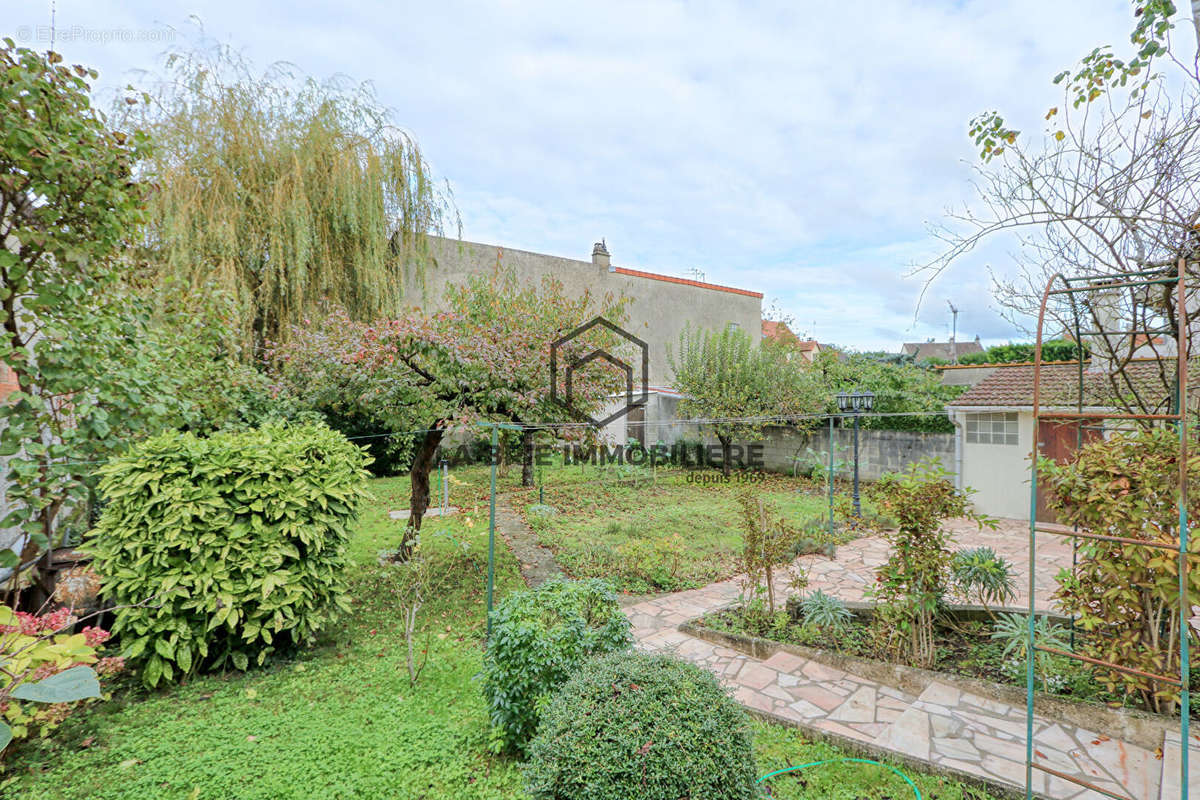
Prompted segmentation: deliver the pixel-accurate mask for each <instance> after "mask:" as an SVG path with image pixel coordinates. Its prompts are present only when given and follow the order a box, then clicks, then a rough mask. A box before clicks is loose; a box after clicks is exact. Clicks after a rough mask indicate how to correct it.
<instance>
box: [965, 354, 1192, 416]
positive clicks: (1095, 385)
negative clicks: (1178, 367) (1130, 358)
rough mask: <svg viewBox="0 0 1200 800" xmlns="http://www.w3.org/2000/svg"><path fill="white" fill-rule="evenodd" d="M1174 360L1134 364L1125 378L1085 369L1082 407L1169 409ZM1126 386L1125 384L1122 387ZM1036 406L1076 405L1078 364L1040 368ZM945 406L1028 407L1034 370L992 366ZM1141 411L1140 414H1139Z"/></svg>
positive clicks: (1132, 363) (1068, 363)
mask: <svg viewBox="0 0 1200 800" xmlns="http://www.w3.org/2000/svg"><path fill="white" fill-rule="evenodd" d="M1174 375H1175V362H1174V361H1157V360H1146V361H1134V362H1131V363H1130V364H1128V365H1127V366H1126V368H1125V371H1124V374H1123V375H1122V374H1109V373H1107V372H1100V371H1095V372H1092V371H1089V370H1088V366H1087V365H1086V364H1085V365H1084V371H1083V405H1085V406H1089V407H1105V408H1123V407H1126V406H1128V405H1137V403H1136V401H1135V399H1134V398H1136V399H1137V400H1140V401H1141V403H1142V404H1144V405H1145V406H1147V407H1152V408H1157V409H1160V410H1161V409H1162V408H1163V407H1165V406H1166V405H1168V401H1169V399H1170V395H1171V381H1172V379H1173V377H1174ZM1126 381H1128V382H1126ZM1039 403H1040V405H1042V406H1046V407H1064V406H1065V407H1070V406H1075V405H1078V404H1079V364H1078V362H1067V363H1063V362H1058V363H1055V364H1043V365H1042V379H1041V397H1040V400H1039ZM946 405H947V407H951V408H953V407H971V406H994V407H1009V408H1024V407H1032V406H1033V366H1032V365H1028V364H1020V365H1015V366H1004V365H997V366H996V367H995V368H994V369H993V371H992V373H991V374H990V375H988V376H987V377H986V378H984V379H983V380H981V381H980V382H979V383H977V384H975V385H974V386H972V387H971V388H970V389H969V390H967V391H966V392H965V393H964V394H962V395H961V396H959V397H958V399H956V400H954V401H952V402H950V403H947V404H946ZM1139 410H1140V409H1139Z"/></svg>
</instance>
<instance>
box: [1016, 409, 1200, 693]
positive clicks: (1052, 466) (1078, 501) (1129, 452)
mask: <svg viewBox="0 0 1200 800" xmlns="http://www.w3.org/2000/svg"><path fill="white" fill-rule="evenodd" d="M1190 444H1191V445H1192V446H1193V447H1194V446H1195V440H1193V441H1192V442H1191V443H1190ZM1187 476H1188V477H1187V479H1188V482H1189V484H1190V485H1194V483H1195V481H1197V480H1198V479H1200V461H1197V460H1195V459H1192V460H1190V461H1189V462H1188V465H1187ZM1038 480H1039V482H1040V485H1041V486H1044V487H1045V488H1046V490H1047V499H1048V503H1047V504H1048V505H1049V507H1050V508H1051V509H1053V510H1054V511H1055V512H1056V513H1057V515H1058V519H1059V521H1060V522H1062V523H1064V524H1066V525H1073V526H1078V527H1079V530H1081V531H1084V532H1089V533H1097V534H1101V535H1105V536H1119V537H1122V538H1126V539H1139V540H1145V541H1148V542H1157V543H1159V544H1164V545H1169V546H1172V549H1170V550H1164V549H1158V548H1154V547H1146V546H1143V545H1130V544H1122V543H1119V542H1105V541H1096V540H1081V541H1080V543H1079V551H1078V560H1077V561H1076V562H1075V564H1074V565H1073V566H1072V567H1071V568H1070V569H1068V570H1063V571H1062V572H1060V573H1059V575H1058V578H1057V580H1058V584H1059V588H1058V591H1057V593H1056V599H1057V600H1058V604H1059V608H1060V609H1061V610H1062V611H1063V612H1064V613H1066V614H1072V615H1074V616H1075V618H1076V623H1075V624H1076V627H1077V628H1078V629H1079V630H1082V631H1086V632H1087V633H1088V636H1086V637H1085V638H1084V639H1083V642H1082V647H1081V649H1082V652H1083V654H1084V655H1088V656H1091V657H1092V658H1096V659H1100V660H1102V661H1108V662H1112V663H1116V664H1120V665H1122V666H1124V667H1130V668H1133V669H1136V670H1141V671H1142V672H1153V673H1157V674H1159V675H1179V673H1180V665H1181V659H1180V654H1179V649H1180V648H1179V644H1180V642H1179V638H1180V628H1179V624H1180V620H1179V616H1180V614H1179V600H1180V597H1179V594H1180V592H1179V555H1178V553H1176V552H1174V549H1173V548H1174V546H1177V545H1176V543H1177V542H1178V539H1179V512H1178V507H1177V503H1178V498H1179V432H1178V430H1177V429H1175V428H1171V427H1160V428H1150V429H1145V430H1140V431H1136V432H1118V433H1114V434H1113V435H1112V436H1111V438H1109V439H1101V440H1097V441H1096V442H1093V443H1091V444H1088V445H1085V446H1084V447H1082V448H1080V449H1079V450H1078V451H1077V452H1076V454H1075V458H1074V459H1073V460H1072V461H1070V462H1069V463H1066V464H1056V463H1055V462H1054V461H1053V460H1051V459H1046V458H1040V459H1038ZM1188 501H1189V503H1188V504H1189V508H1188V509H1187V512H1188V517H1189V518H1190V519H1196V518H1197V516H1200V493H1197V492H1192V493H1190V494H1189V495H1188ZM1193 550H1194V548H1193ZM1191 558H1192V561H1191V563H1190V564H1189V568H1188V586H1187V598H1186V601H1185V602H1186V608H1192V607H1194V606H1196V605H1198V604H1200V568H1197V564H1196V562H1195V553H1194V552H1193V553H1192V556H1191ZM1096 674H1097V676H1098V677H1099V678H1100V680H1101V681H1103V682H1104V683H1105V684H1106V685H1107V686H1108V688H1109V690H1110V691H1116V692H1121V693H1124V694H1133V695H1136V696H1137V697H1138V698H1139V699H1140V700H1141V702H1142V704H1143V706H1144V707H1146V708H1147V709H1150V710H1153V711H1159V712H1162V713H1170V712H1172V711H1173V710H1174V708H1175V704H1176V702H1177V701H1178V699H1179V688H1178V687H1177V686H1171V685H1170V684H1168V683H1165V682H1162V681H1155V680H1153V679H1151V678H1147V677H1145V676H1144V675H1141V674H1136V673H1128V672H1117V671H1115V670H1107V669H1098V670H1097V672H1096Z"/></svg>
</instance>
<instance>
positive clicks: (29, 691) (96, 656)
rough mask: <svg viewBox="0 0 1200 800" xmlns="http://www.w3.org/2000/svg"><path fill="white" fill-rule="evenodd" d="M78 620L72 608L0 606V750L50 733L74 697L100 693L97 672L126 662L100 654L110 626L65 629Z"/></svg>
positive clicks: (72, 704) (110, 671) (118, 667)
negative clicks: (35, 610) (30, 609)
mask: <svg viewBox="0 0 1200 800" xmlns="http://www.w3.org/2000/svg"><path fill="white" fill-rule="evenodd" d="M79 621H80V620H79V618H78V617H77V616H76V615H75V613H74V611H73V610H72V609H70V608H61V609H59V610H57V611H53V612H50V613H45V614H28V613H25V612H22V611H14V610H13V609H12V608H10V607H8V606H0V751H2V750H3V749H4V748H5V747H7V746H8V743H9V742H10V741H11V740H12V739H14V738H15V739H20V738H24V737H27V736H30V735H32V734H34V733H36V734H37V735H39V736H45V735H47V734H48V733H50V732H51V731H52V730H54V729H55V728H56V727H57V726H58V725H59V723H61V722H62V721H63V720H64V719H65V718H66V717H67V715H68V714H70V713H71V710H72V708H73V707H75V705H76V703H77V701H81V700H84V699H86V698H93V697H99V696H100V684H99V681H98V680H97V678H96V676H97V675H111V674H113V673H115V672H119V671H120V670H121V669H122V668H123V667H124V660H123V659H122V658H119V657H108V658H103V657H101V656H100V652H99V651H100V648H101V647H102V646H103V644H104V642H105V641H106V640H107V639H108V637H109V632H108V631H106V630H104V629H103V628H100V627H97V626H94V625H89V626H85V627H83V628H82V629H81V630H80V631H79V632H77V633H70V632H69V631H70V630H71V628H72V627H74V626H75V625H76V624H77V623H78V622H79ZM21 701H27V702H21Z"/></svg>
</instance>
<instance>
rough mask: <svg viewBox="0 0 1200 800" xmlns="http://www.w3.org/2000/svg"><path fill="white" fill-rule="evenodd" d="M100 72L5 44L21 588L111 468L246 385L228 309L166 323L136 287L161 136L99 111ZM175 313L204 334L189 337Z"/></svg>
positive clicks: (6, 290) (2, 172)
mask: <svg viewBox="0 0 1200 800" xmlns="http://www.w3.org/2000/svg"><path fill="white" fill-rule="evenodd" d="M95 77H96V73H95V72H94V71H92V70H89V69H85V68H84V67H82V66H72V67H68V66H67V65H65V64H63V63H62V58H61V56H59V55H58V54H57V53H53V52H50V53H45V54H42V53H36V52H34V51H32V50H27V49H24V48H17V47H16V46H15V45H14V43H13V42H12V41H11V40H8V39H6V40H4V44H3V47H0V242H3V246H2V247H0V361H2V362H3V363H4V365H5V366H7V367H8V368H9V369H11V370H12V371H13V373H14V374H15V375H16V378H17V383H18V384H19V389H18V390H17V391H16V392H14V393H13V394H11V395H10V396H9V397H8V398H7V399H6V401H5V402H4V403H0V455H3V456H4V457H5V459H6V462H7V470H6V475H5V479H6V481H7V486H6V494H7V497H6V499H7V501H8V505H9V508H10V511H9V513H8V515H7V516H6V517H5V518H4V519H3V520H2V521H0V528H3V529H6V532H8V533H10V534H12V533H15V540H5V539H0V568H3V570H4V571H5V572H6V574H9V573H8V571H9V570H11V575H12V577H13V584H12V585H14V586H15V585H16V580H17V578H18V577H19V576H20V575H21V573H22V571H23V570H25V569H28V568H30V567H32V566H34V565H35V564H36V563H37V562H38V559H39V556H41V555H44V554H45V553H47V552H48V551H49V548H51V547H52V546H54V545H55V544H57V543H58V541H59V540H60V537H61V536H62V535H63V534H65V532H66V531H67V530H68V529H69V526H66V525H63V524H62V522H63V520H64V518H67V517H70V518H71V519H74V520H76V521H78V523H79V527H86V525H87V523H88V513H89V500H90V499H91V496H92V489H93V487H94V484H95V480H94V478H93V471H94V467H95V466H96V464H97V463H98V462H99V461H100V460H103V459H104V458H106V457H108V456H109V455H111V454H112V453H113V452H115V451H117V450H119V449H120V448H121V447H123V446H124V445H125V444H126V443H127V442H128V441H129V440H131V439H135V438H137V437H139V436H143V435H147V434H150V433H157V432H159V431H160V430H162V429H163V428H164V427H184V426H187V427H193V428H195V427H201V426H203V425H205V424H208V423H211V421H212V419H213V418H214V417H216V416H219V415H220V414H223V413H226V412H230V413H232V412H231V411H230V404H229V402H228V400H229V399H230V396H231V395H233V394H234V392H232V391H231V390H230V387H229V385H228V384H227V383H226V384H222V385H221V392H220V393H219V395H218V394H216V393H215V392H214V389H213V387H215V386H217V385H218V384H217V383H216V382H215V380H214V376H215V375H219V376H221V378H222V379H226V378H229V377H230V376H231V373H230V372H229V371H227V370H226V369H224V367H223V365H222V363H220V361H219V358H220V357H221V354H222V352H223V349H222V347H221V345H220V343H219V341H218V340H219V338H220V334H221V332H222V330H223V329H222V328H221V326H220V324H219V323H220V319H219V315H218V316H208V315H207V314H206V313H202V314H199V315H196V304H194V303H187V314H186V315H184V314H180V313H179V309H177V308H167V309H166V312H167V315H168V317H170V319H167V320H163V319H158V320H155V319H151V318H150V317H149V315H147V313H146V311H145V304H144V303H142V302H141V300H140V298H139V297H138V296H136V295H135V294H134V293H133V292H132V291H131V289H130V287H129V285H128V282H127V280H126V279H127V277H128V274H129V272H130V271H131V264H130V263H129V262H128V261H127V260H125V258H124V257H125V255H126V254H127V252H128V245H129V243H130V242H131V241H132V240H133V239H134V238H135V237H136V233H137V226H138V224H139V222H140V220H141V215H142V208H141V205H142V201H143V195H144V187H143V186H142V185H140V184H138V183H136V182H135V181H134V177H133V176H134V173H135V171H136V164H137V160H138V158H139V157H141V156H142V155H143V154H144V153H145V151H146V147H147V139H146V137H145V135H144V134H142V133H140V132H136V131H135V132H122V131H119V130H114V129H112V128H111V127H110V125H109V123H108V122H107V120H106V119H105V117H104V115H103V114H101V113H99V112H98V111H97V110H96V109H95V108H94V107H93V105H92V102H91V89H90V85H89V81H91V80H94V79H95ZM199 305H200V306H201V308H202V309H203V310H207V309H209V308H210V307H209V306H208V305H207V303H201V304H199ZM212 308H215V305H214V306H212ZM176 316H186V317H187V319H188V320H192V321H193V323H194V324H192V325H191V327H188V328H187V329H186V330H181V329H179V328H178V327H177V324H178V322H179V321H178V320H176V319H175V317H176ZM206 364H208V365H210V366H211V367H212V368H211V369H209V370H207V371H206V370H205V365H206Z"/></svg>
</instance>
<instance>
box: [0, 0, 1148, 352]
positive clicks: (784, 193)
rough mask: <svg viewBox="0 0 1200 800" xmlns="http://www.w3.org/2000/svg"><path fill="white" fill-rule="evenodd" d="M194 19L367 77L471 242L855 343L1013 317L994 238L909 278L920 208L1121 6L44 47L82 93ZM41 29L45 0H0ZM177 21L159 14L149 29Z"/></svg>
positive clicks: (770, 8) (718, 6)
mask: <svg viewBox="0 0 1200 800" xmlns="http://www.w3.org/2000/svg"><path fill="white" fill-rule="evenodd" d="M190 15H197V16H199V18H200V19H201V20H202V22H203V25H204V30H205V33H206V34H207V35H208V36H210V37H213V38H215V39H218V40H220V41H223V42H227V43H230V44H233V45H234V46H235V47H237V48H239V49H241V50H242V51H243V52H244V54H245V55H246V56H247V57H248V58H250V59H252V60H253V61H255V62H256V63H257V64H260V65H266V64H268V63H270V62H274V61H280V60H284V61H291V62H293V63H295V64H296V65H297V66H299V67H300V68H302V69H303V70H304V71H306V72H308V73H309V74H312V75H314V76H318V77H327V76H330V75H333V74H335V73H342V74H345V75H348V76H350V77H353V78H355V79H357V80H369V81H372V82H373V83H374V84H375V86H376V88H377V90H378V93H379V95H380V97H381V98H382V100H383V101H384V102H385V103H386V104H387V105H389V106H390V107H392V108H394V109H395V113H396V119H397V121H398V123H399V124H401V125H402V126H403V127H405V128H407V129H409V130H410V131H411V132H413V133H414V134H415V135H416V137H417V139H418V140H419V141H420V143H421V145H422V147H423V149H424V150H425V153H426V155H427V157H428V158H429V160H430V162H431V163H432V165H433V166H434V168H435V170H436V171H437V172H438V174H439V175H441V176H443V177H444V178H446V179H447V180H449V182H450V184H451V185H452V187H453V190H454V193H455V196H456V200H457V204H458V207H459V209H460V211H461V213H462V218H463V224H464V229H463V235H464V237H465V238H467V239H470V240H473V241H481V242H488V243H496V244H501V245H504V246H507V247H514V248H521V249H526V250H534V251H539V252H546V253H553V254H556V255H564V256H571V257H576V258H581V259H587V258H589V256H590V252H591V244H592V242H594V241H596V240H598V239H599V238H601V237H605V238H606V239H607V241H608V244H609V249H610V251H611V252H612V254H613V261H614V263H616V264H618V265H621V266H629V267H637V268H641V269H647V270H652V271H657V272H664V273H667V274H673V275H684V274H685V273H686V272H687V271H688V270H700V271H701V272H703V273H704V277H705V279H706V280H709V281H713V282H718V283H725V284H731V285H734V286H740V287H745V288H749V289H755V290H758V291H762V292H764V293H765V295H766V298H767V299H766V303H767V304H768V305H769V304H771V302H772V301H775V302H776V303H777V304H778V306H779V307H780V308H782V309H783V310H784V311H785V312H786V313H787V314H788V315H790V316H792V317H793V318H794V319H795V325H794V327H795V328H796V330H797V332H799V333H809V334H815V335H816V336H817V337H818V338H820V339H821V340H823V341H830V342H837V343H841V344H845V345H850V346H855V347H859V348H863V349H890V350H895V349H898V347H899V344H900V342H901V341H912V340H920V339H924V338H928V337H933V336H935V337H938V338H939V339H944V338H945V337H946V336H947V334H948V332H949V326H950V314H949V311H948V309H947V306H946V302H947V300H951V301H953V302H954V303H955V304H956V305H957V306H958V307H959V308H960V310H961V313H960V314H959V320H958V330H959V337H960V339H963V338H973V337H974V336H976V335H978V336H980V337H982V339H983V340H984V342H985V344H986V343H995V342H1002V341H1006V340H1008V339H1009V338H1012V337H1018V338H1019V337H1020V336H1021V334H1019V333H1017V332H1015V331H1014V330H1013V329H1012V328H1011V327H1010V326H1009V325H1008V324H1007V323H1006V322H1004V321H1003V320H1002V319H1001V318H1000V317H999V315H998V314H997V313H996V312H995V311H994V310H993V309H992V304H991V299H990V291H989V283H990V280H989V275H988V268H989V267H991V268H994V269H996V270H998V271H1000V272H1001V273H1003V272H1004V271H1005V270H1006V269H1008V268H1009V264H1010V263H1011V258H1010V256H1009V252H1010V248H1011V245H1010V244H1009V243H1001V242H997V243H996V244H995V245H993V246H991V247H988V248H986V249H982V250H980V251H978V252H976V253H974V254H972V256H970V257H969V258H967V259H965V260H963V261H962V262H961V263H959V264H958V265H957V266H956V267H955V268H954V269H953V270H951V271H949V272H947V273H945V274H944V275H943V276H942V277H940V278H939V279H938V280H937V281H936V282H934V283H933V285H931V286H929V287H928V288H927V291H926V296H925V300H924V303H923V305H921V307H920V310H919V312H918V303H917V301H918V296H919V294H920V293H921V290H922V288H923V286H924V279H923V278H921V277H911V276H908V273H909V272H910V268H911V265H912V264H914V263H919V262H923V261H925V260H927V259H928V258H930V257H931V256H932V255H933V254H935V253H936V252H937V243H936V242H935V241H934V240H933V239H932V238H931V237H930V235H929V233H928V230H927V227H926V226H927V223H929V222H931V221H933V222H936V221H938V220H940V219H942V218H943V215H944V212H945V209H946V208H947V207H948V206H961V205H962V204H963V203H965V202H968V201H970V200H971V187H970V184H969V178H970V164H971V163H972V162H973V160H974V149H973V147H972V146H971V143H970V142H969V140H968V138H967V135H966V130H967V121H968V120H969V119H970V117H971V116H973V115H974V114H976V113H978V112H980V111H983V110H986V109H990V108H998V109H1001V110H1002V111H1004V112H1005V113H1006V115H1007V116H1008V118H1009V119H1010V120H1012V121H1014V122H1016V123H1017V125H1016V127H1021V128H1025V129H1027V130H1034V131H1037V130H1040V128H1041V124H1042V123H1041V119H1042V115H1043V114H1044V112H1045V110H1046V108H1048V107H1049V106H1051V105H1054V104H1056V103H1057V101H1058V95H1057V94H1056V90H1055V88H1054V87H1053V86H1052V85H1051V83H1050V79H1051V77H1052V76H1053V75H1054V74H1055V73H1056V72H1058V71H1059V70H1060V69H1063V68H1065V67H1068V66H1070V65H1071V64H1073V63H1074V62H1075V60H1076V59H1078V57H1079V56H1081V55H1083V54H1085V53H1086V52H1088V51H1089V50H1090V49H1091V48H1092V47H1094V46H1096V45H1099V44H1110V43H1111V44H1114V45H1118V46H1119V45H1122V44H1124V43H1125V42H1126V40H1127V36H1128V31H1129V28H1130V3H1129V2H1128V0H1053V2H1047V1H1046V0H987V1H986V2H982V1H980V0H942V1H940V2H939V1H937V0H849V2H842V3H815V2H804V3H800V2H795V1H794V0H793V1H792V2H780V3H762V2H726V3H707V2H658V0H638V1H636V2H623V1H622V0H606V2H603V3H600V2H593V3H574V2H567V3H564V2H562V0H554V1H553V2H541V1H540V0H508V1H507V2H491V1H490V0H476V1H475V2H454V1H453V0H437V1H436V2H433V1H430V2H421V3H418V2H403V1H401V2H391V3H382V2H381V3H377V4H372V3H367V2H360V1H359V0H342V2H339V3H336V4H330V5H322V4H318V3H310V2H303V1H301V2H289V3H282V2H281V3H256V2H250V1H249V0H239V2H228V1H227V0H208V1H207V2H204V3H196V2H192V3H173V2H170V1H169V0H158V2H153V3H150V2H136V1H126V2H116V0H88V2H83V1H82V0H58V2H57V9H56V28H57V31H58V34H57V37H58V39H57V44H56V49H58V50H59V51H60V52H62V53H64V55H65V56H66V58H67V59H68V60H69V61H71V62H82V63H85V64H88V65H90V66H93V67H96V68H97V69H99V70H100V72H101V84H100V85H101V87H109V88H112V87H117V86H121V85H124V84H125V83H126V82H128V80H129V79H130V76H131V70H136V69H153V68H155V67H156V66H157V65H158V64H159V63H160V56H161V54H162V53H163V52H164V50H166V49H168V48H170V47H172V46H176V47H180V46H186V45H187V43H188V41H189V40H191V39H192V38H194V32H195V28H194V27H193V26H192V25H190V24H189V22H188V19H189V16H190ZM0 18H3V19H4V20H5V24H4V25H3V26H0V28H7V29H8V30H2V29H0V33H3V34H4V35H10V36H15V38H17V39H19V40H21V41H23V42H25V43H29V44H37V45H38V46H39V47H45V46H46V45H47V44H48V40H47V37H48V29H47V27H46V26H48V25H49V22H50V2H49V0H0ZM172 29H176V30H177V31H178V33H172Z"/></svg>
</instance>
